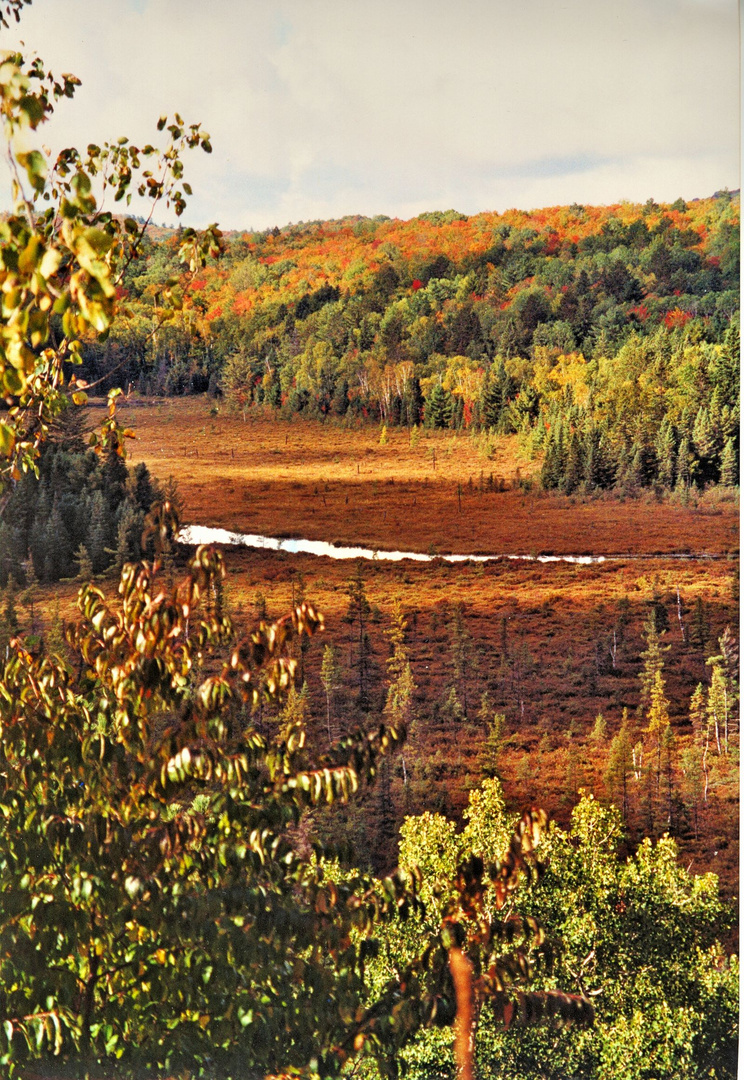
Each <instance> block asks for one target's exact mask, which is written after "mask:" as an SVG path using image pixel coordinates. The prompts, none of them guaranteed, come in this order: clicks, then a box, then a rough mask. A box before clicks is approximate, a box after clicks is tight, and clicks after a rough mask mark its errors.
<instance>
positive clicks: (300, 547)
mask: <svg viewBox="0 0 744 1080" xmlns="http://www.w3.org/2000/svg"><path fill="white" fill-rule="evenodd" d="M179 540H180V541H181V543H183V544H194V545H198V544H231V545H238V546H242V547H249V548H260V549H262V550H264V551H286V552H288V553H290V554H292V555H297V554H303V555H325V556H327V557H328V558H329V559H377V560H380V561H382V560H385V561H388V562H401V561H402V560H403V559H411V560H412V561H413V562H434V560H435V559H442V560H443V561H444V562H450V563H460V562H495V561H497V560H498V559H517V560H520V559H521V560H524V561H525V562H541V563H553V562H567V563H578V564H580V565H589V564H590V563H602V562H605V556H604V555H424V554H423V553H422V552H420V551H384V550H382V549H377V550H373V549H372V548H365V547H344V546H341V545H336V544H329V543H327V542H326V541H325V540H302V539H298V540H280V539H279V538H278V537H275V536H259V535H257V534H255V533H237V532H230V531H229V530H228V529H213V528H210V527H209V526H207V525H186V526H185V527H184V528H183V529H182V530H181V532H180V535H179Z"/></svg>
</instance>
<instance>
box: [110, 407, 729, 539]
mask: <svg viewBox="0 0 744 1080" xmlns="http://www.w3.org/2000/svg"><path fill="white" fill-rule="evenodd" d="M121 411H122V417H123V419H124V420H125V422H126V423H127V424H128V425H130V426H131V427H133V428H134V430H135V432H136V436H137V437H136V440H134V442H133V444H132V446H131V450H130V457H131V461H132V463H136V462H138V461H146V462H147V464H148V467H149V468H151V470H152V472H153V473H154V474H155V475H156V476H158V477H160V478H166V477H167V476H169V475H172V476H174V477H175V478H176V480H177V481H178V486H179V490H180V492H181V495H182V497H183V501H184V505H185V514H184V520H185V521H187V522H189V523H194V524H199V525H213V526H222V527H224V528H228V529H234V530H238V531H241V532H254V533H263V534H265V535H268V536H305V537H308V538H309V539H312V540H328V541H329V542H334V541H336V542H341V543H356V544H362V545H364V546H369V547H373V548H386V549H396V548H397V549H404V550H408V551H421V552H428V551H430V550H432V549H433V550H435V551H437V552H440V553H445V552H469V553H483V554H498V553H501V552H510V553H522V554H537V553H543V554H550V553H555V554H566V553H568V554H605V555H608V554H615V553H621V554H625V553H633V554H646V553H654V554H656V553H664V554H667V553H673V552H686V551H695V552H709V553H711V554H720V553H727V552H738V508H737V507H736V506H735V505H734V504H733V503H732V502H728V503H725V502H720V503H715V502H706V500H705V499H703V500H701V501H700V502H699V504H698V505H697V506H696V507H683V506H675V505H672V504H671V503H669V502H663V503H659V502H657V501H655V500H653V499H650V498H649V499H648V500H646V501H639V500H629V501H626V502H621V501H619V500H618V499H616V498H605V499H595V500H584V501H582V500H580V499H577V498H566V497H563V496H555V495H550V496H548V495H536V494H532V493H530V495H529V497H528V496H526V495H525V494H524V493H523V492H522V491H521V490H507V491H495V490H489V478H491V477H493V481H494V486H497V484H498V481H499V480H501V481H503V482H504V483H506V484H510V483H514V482H515V481H516V479H517V478H518V477H520V476H521V477H522V478H525V479H527V478H529V477H530V475H531V474H533V473H534V472H535V469H536V466H535V463H534V462H530V461H528V460H527V459H526V458H524V457H523V456H522V455H521V454H520V450H519V443H518V439H517V437H516V436H513V437H511V438H502V439H499V440H497V441H496V445H495V448H494V450H493V452H492V456H491V457H487V456H485V455H484V454H482V453H479V451H478V447H477V440H476V439H473V438H470V437H469V436H467V435H454V434H450V433H440V432H422V434H421V436H420V439H419V441H418V444H417V445H416V446H414V447H411V445H410V439H409V434H408V432H407V430H405V429H398V428H393V429H390V430H389V431H388V433H387V443H386V444H385V445H380V433H379V429H378V428H376V427H365V428H358V429H349V428H343V427H334V426H332V425H331V424H327V425H324V424H321V423H319V422H313V421H301V420H295V421H294V422H285V423H282V422H276V421H273V420H251V419H249V420H248V421H247V422H243V421H242V420H241V419H240V418H239V417H231V416H229V415H224V414H222V413H219V414H218V415H212V414H211V412H210V404H209V403H208V402H207V401H206V399H204V398H180V399H173V398H170V399H167V400H165V401H156V402H154V403H149V402H148V403H147V404H143V405H141V406H140V407H137V406H136V405H134V404H130V405H126V404H125V405H124V407H123V408H122V410H121ZM91 413H92V415H93V417H98V416H100V415H101V411H100V410H98V409H92V410H91ZM458 488H459V495H458Z"/></svg>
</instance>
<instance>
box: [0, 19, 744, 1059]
mask: <svg viewBox="0 0 744 1080" xmlns="http://www.w3.org/2000/svg"><path fill="white" fill-rule="evenodd" d="M21 6H22V4H15V5H14V4H13V3H12V2H11V3H10V4H5V5H4V6H3V5H0V22H2V23H3V24H4V25H6V26H7V22H5V19H6V18H10V14H11V13H12V12H13V11H14V9H17V8H19V7H21ZM2 13H4V14H2ZM15 14H16V15H17V14H18V12H17V11H16V12H15ZM76 84H77V80H74V78H73V77H72V76H63V77H62V79H61V81H55V80H54V78H53V77H52V76H50V75H48V74H47V73H45V72H44V71H43V66H42V65H41V64H40V62H37V61H34V62H33V63H32V64H30V65H29V64H28V63H27V62H26V61H25V60H24V58H23V57H22V56H20V54H18V55H15V54H12V55H9V56H8V57H6V59H5V61H4V63H3V65H2V66H0V88H1V89H2V95H3V103H4V109H5V114H6V116H7V118H8V119H7V125H8V131H7V132H6V135H7V137H8V139H9V140H10V143H9V144H10V146H11V151H12V153H11V156H12V159H13V160H14V161H15V163H16V167H17V179H16V188H17V190H16V208H15V210H14V212H13V213H8V214H5V215H4V216H3V217H2V220H0V286H1V287H2V295H3V298H4V299H3V307H2V319H1V320H0V343H1V345H2V348H1V349H0V388H1V389H2V394H3V404H2V405H1V406H0V409H1V410H2V411H0V466H1V468H0V817H1V818H2V821H3V826H2V839H0V1020H2V1025H1V1033H0V1064H2V1066H3V1069H4V1070H5V1074H6V1075H9V1076H15V1077H26V1078H28V1080H32V1078H33V1080H40V1078H42V1077H43V1078H44V1080H49V1078H54V1080H64V1078H66V1077H76V1076H82V1075H86V1076H90V1077H97V1078H99V1080H113V1078H114V1077H116V1078H119V1077H122V1078H123V1077H146V1078H148V1080H150V1078H152V1080H154V1078H155V1077H162V1078H173V1080H175V1078H176V1077H178V1078H192V1077H197V1076H200V1077H208V1078H212V1080H227V1078H230V1077H234V1078H236V1080H238V1078H250V1080H259V1078H261V1077H286V1078H289V1077H294V1078H301V1077H304V1078H307V1080H312V1078H326V1077H334V1076H343V1077H348V1078H352V1077H355V1076H359V1077H363V1078H364V1080H394V1078H397V1077H399V1076H402V1075H407V1076H409V1077H411V1078H412V1080H455V1078H457V1080H474V1077H476V1076H477V1077H482V1078H483V1080H491V1078H493V1080H496V1078H497V1077H498V1078H501V1077H504V1078H508V1080H546V1078H550V1080H568V1078H581V1080H610V1078H612V1080H671V1078H673V1077H675V1078H676V1077H686V1078H690V1080H703V1078H704V1077H705V1078H714V1080H733V1078H734V1077H735V1076H736V1070H737V1046H738V1031H737V1023H738V978H739V976H738V960H737V953H738V924H737V904H738V887H739V883H738V867H739V853H738V823H739V776H738V766H739V737H740V735H739V643H738V627H739V518H738V514H739V502H738V500H739V476H740V404H739V399H740V389H739V364H740V342H739V227H740V223H739V213H740V200H739V193H738V191H729V190H727V189H724V190H721V191H717V192H716V193H715V194H712V195H710V196H709V197H705V198H700V199H694V200H690V201H685V200H683V199H681V198H680V199H677V200H676V201H675V202H673V203H670V204H667V203H656V202H655V201H654V200H653V199H649V200H648V201H647V202H645V203H643V204H634V203H629V202H628V203H625V202H623V203H618V204H616V205H608V206H589V205H586V206H585V205H578V204H572V205H566V206H554V207H550V208H546V209H542V210H540V209H535V210H530V211H523V210H516V209H513V210H507V211H505V212H503V213H496V212H488V213H485V212H484V213H479V214H475V215H470V216H468V215H465V214H462V213H458V212H456V211H454V210H447V211H432V212H427V213H422V214H420V215H419V216H417V217H415V218H413V219H411V220H399V219H396V218H388V217H383V216H380V217H371V218H370V217H364V216H354V217H346V218H342V219H339V220H333V221H312V222H299V223H297V224H291V225H287V226H285V227H283V228H279V227H274V228H271V229H266V230H263V231H260V232H259V231H228V230H227V229H219V228H217V226H212V227H210V228H209V229H207V230H206V231H204V232H201V233H199V232H197V231H196V230H194V229H190V228H187V227H182V228H166V227H165V226H156V225H155V224H153V218H152V216H151V217H150V218H144V217H138V216H134V215H133V216H127V215H126V214H121V215H119V214H116V213H109V212H107V211H106V212H104V211H103V209H102V206H103V199H102V197H101V195H100V193H99V194H96V192H97V190H98V187H101V188H102V190H103V192H104V194H105V193H106V190H107V189H108V188H111V189H113V190H115V192H116V199H117V200H118V201H119V202H121V201H122V199H124V198H125V196H127V195H128V193H129V191H130V188H131V186H132V185H133V184H134V183H135V181H134V180H133V176H139V175H140V173H141V170H142V167H143V162H144V164H146V165H148V166H149V167H148V171H146V172H144V173H142V177H143V178H142V180H141V188H140V193H145V194H147V195H148V196H149V197H151V198H152V199H153V201H154V204H155V205H157V204H158V202H159V201H162V200H165V201H166V202H167V205H168V206H173V207H175V212H176V213H177V214H179V215H180V213H181V212H182V210H183V209H184V208H185V205H186V200H187V197H188V196H190V194H191V192H190V188H189V187H188V185H187V184H185V183H184V182H183V181H182V166H181V156H182V155H183V154H185V152H186V151H189V150H192V149H199V148H201V149H202V150H205V151H207V152H208V153H209V152H211V142H210V140H209V136H208V135H206V134H205V133H204V132H203V131H202V130H201V128H200V127H199V125H194V126H191V127H189V126H187V125H186V124H184V122H183V121H182V120H181V118H180V117H179V116H177V115H176V116H175V117H174V118H173V119H172V120H169V119H168V118H165V117H164V118H162V119H161V121H160V124H159V126H158V127H159V132H160V133H162V134H163V137H164V138H165V137H166V136H168V137H169V140H170V141H169V142H168V143H167V148H166V150H165V151H158V150H156V149H155V148H154V147H152V146H150V145H148V146H146V147H144V148H142V149H138V148H137V147H134V146H131V144H129V143H128V142H127V140H126V139H124V140H120V141H119V143H117V144H112V145H109V144H106V145H105V146H104V147H98V146H95V145H93V144H91V145H90V146H89V147H88V149H87V156H86V155H80V154H77V152H72V151H65V152H63V154H62V155H60V158H59V159H58V160H57V162H56V165H55V166H54V168H53V169H50V171H49V173H47V171H46V168H47V167H46V164H45V163H44V160H43V155H41V154H39V155H38V156H36V157H35V156H34V153H32V152H29V151H26V150H24V149H19V146H20V144H18V145H16V144H15V143H14V142H13V139H14V138H15V134H17V133H18V131H22V133H23V134H24V137H25V135H27V134H28V133H29V132H31V133H35V132H36V128H37V127H38V126H39V125H40V124H41V123H42V122H43V121H44V119H45V118H47V115H48V114H49V113H50V112H51V111H52V107H53V103H54V102H56V101H57V100H58V99H60V98H63V97H71V96H72V94H73V93H74V89H75V86H76ZM14 125H15V126H14ZM16 129H17V130H16ZM14 133H15V134H14ZM151 161H152V162H155V164H152V165H151V166H150V162H151ZM156 165H157V168H156ZM158 169H160V172H158ZM156 175H157V176H161V177H162V178H161V179H160V180H156V179H154V177H155V176H156ZM21 178H22V179H21ZM137 182H139V181H137ZM24 185H25V187H24ZM26 189H27V190H26ZM22 192H25V194H23V197H21V193H22ZM45 199H46V202H48V203H49V204H50V205H49V207H47V205H46V202H44V200H45ZM122 205H124V204H123V203H122ZM155 216H156V217H157V215H155Z"/></svg>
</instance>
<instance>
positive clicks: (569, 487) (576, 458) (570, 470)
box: [561, 430, 585, 495]
mask: <svg viewBox="0 0 744 1080" xmlns="http://www.w3.org/2000/svg"><path fill="white" fill-rule="evenodd" d="M584 474H585V464H584V455H583V448H582V444H581V438H580V436H579V433H578V431H576V430H574V431H572V432H571V434H570V435H569V437H568V449H567V451H566V466H565V471H564V473H563V480H562V484H561V487H562V488H563V490H564V491H565V492H566V494H567V495H571V494H572V493H573V492H574V491H576V489H577V488H578V486H579V485H580V484H581V482H582V480H583V479H584Z"/></svg>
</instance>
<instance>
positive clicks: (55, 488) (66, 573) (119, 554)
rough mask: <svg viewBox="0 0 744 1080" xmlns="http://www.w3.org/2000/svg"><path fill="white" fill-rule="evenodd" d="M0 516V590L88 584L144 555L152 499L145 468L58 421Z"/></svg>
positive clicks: (69, 416) (75, 417)
mask: <svg viewBox="0 0 744 1080" xmlns="http://www.w3.org/2000/svg"><path fill="white" fill-rule="evenodd" d="M38 464H39V476H38V478H37V477H35V476H33V474H31V473H25V474H24V475H23V476H22V477H21V479H20V480H18V482H17V483H16V485H15V488H14V490H13V492H12V494H11V496H10V499H9V502H8V505H7V507H6V509H5V512H4V513H3V516H2V518H0V587H2V588H5V587H6V586H7V585H8V583H9V582H11V592H12V588H13V584H12V583H15V585H16V586H19V585H23V586H28V585H30V584H34V583H35V582H36V581H41V582H45V583H46V582H53V581H59V580H60V578H65V577H75V576H79V577H80V578H81V579H84V580H88V579H89V578H90V577H91V576H92V575H94V574H99V573H101V572H102V571H104V570H106V569H107V568H108V567H110V566H112V565H116V567H117V568H121V566H123V564H124V563H125V562H128V561H131V560H134V559H138V558H140V557H141V556H142V554H143V549H142V543H141V538H142V531H143V526H144V521H145V516H146V515H147V513H148V511H149V510H150V507H151V506H152V504H153V503H154V502H155V501H156V499H157V498H158V497H160V496H159V488H158V485H157V483H156V482H155V481H153V480H152V479H151V477H150V474H149V472H148V469H147V466H146V465H145V464H144V462H142V463H140V464H139V465H136V466H135V467H134V469H129V468H128V467H127V465H126V463H125V462H124V460H123V459H122V458H121V457H120V456H119V455H118V454H117V453H116V452H115V451H111V452H109V453H107V454H105V455H103V456H98V455H96V454H95V453H94V452H93V451H92V450H89V449H87V448H86V444H85V439H84V438H83V433H82V423H81V414H80V413H79V412H77V411H76V410H72V409H71V410H69V411H68V412H67V413H65V414H63V416H62V417H61V419H60V420H59V421H58V423H57V425H56V427H55V430H54V431H53V432H52V435H51V437H50V438H49V440H48V441H47V443H46V444H45V446H44V449H43V451H42V453H41V457H40V458H39V462H38Z"/></svg>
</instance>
